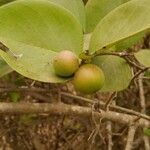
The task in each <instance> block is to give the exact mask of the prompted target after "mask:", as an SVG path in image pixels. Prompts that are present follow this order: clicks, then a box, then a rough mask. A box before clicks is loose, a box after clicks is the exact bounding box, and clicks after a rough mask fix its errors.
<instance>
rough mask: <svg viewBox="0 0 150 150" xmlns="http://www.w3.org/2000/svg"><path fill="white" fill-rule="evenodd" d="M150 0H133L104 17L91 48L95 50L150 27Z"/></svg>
mask: <svg viewBox="0 0 150 150" xmlns="http://www.w3.org/2000/svg"><path fill="white" fill-rule="evenodd" d="M149 12H150V0H142V1H141V0H131V1H129V2H127V3H125V4H123V5H121V6H119V7H117V8H116V9H114V10H113V11H111V12H110V13H109V14H108V15H107V16H106V17H104V18H103V19H102V20H101V21H100V23H99V24H98V25H97V27H96V29H95V30H94V33H93V35H92V38H91V42H90V50H91V52H95V51H98V50H102V49H103V48H108V47H111V46H112V45H114V44H116V43H118V42H120V41H122V40H125V39H127V38H129V37H131V36H134V35H136V34H138V33H140V32H142V31H145V30H148V29H149V28H150V17H149V15H148V14H149Z"/></svg>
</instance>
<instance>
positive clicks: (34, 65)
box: [0, 38, 67, 83]
mask: <svg viewBox="0 0 150 150" xmlns="http://www.w3.org/2000/svg"><path fill="white" fill-rule="evenodd" d="M0 40H1V41H2V42H3V43H4V44H6V45H7V46H8V47H9V48H10V49H11V50H13V52H14V53H15V54H22V57H21V58H18V59H16V58H15V57H14V56H13V55H12V54H11V53H10V52H7V53H6V52H4V51H2V50H0V55H1V57H2V58H3V59H4V60H5V61H6V62H7V63H8V64H9V65H10V66H11V67H12V68H13V69H14V70H16V71H17V72H18V73H20V74H22V75H23V76H25V77H28V78H31V79H33V80H38V81H43V82H54V83H56V82H64V81H65V80H67V79H63V78H59V77H57V76H56V75H55V73H54V70H53V66H52V60H53V58H54V57H55V55H56V54H57V52H54V51H50V50H47V49H43V48H40V47H35V46H31V45H27V44H25V43H22V42H16V41H13V40H10V39H4V38H0Z"/></svg>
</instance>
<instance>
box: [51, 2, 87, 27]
mask: <svg viewBox="0 0 150 150" xmlns="http://www.w3.org/2000/svg"><path fill="white" fill-rule="evenodd" d="M49 1H51V2H53V3H56V4H58V5H60V6H62V7H64V8H65V9H67V10H69V11H70V12H71V13H72V14H73V15H74V16H75V17H76V18H77V19H78V20H79V21H80V23H81V25H82V26H83V28H84V29H85V10H84V3H83V2H82V0H49Z"/></svg>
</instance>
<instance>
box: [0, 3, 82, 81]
mask: <svg viewBox="0 0 150 150" xmlns="http://www.w3.org/2000/svg"><path fill="white" fill-rule="evenodd" d="M0 20H1V23H0V36H1V37H0V41H1V42H2V43H3V44H5V45H6V46H7V47H8V48H9V49H11V50H12V51H13V52H15V53H17V54H23V57H22V58H20V59H15V58H14V57H12V56H11V54H10V53H5V52H3V51H1V52H0V55H1V56H2V57H3V59H4V60H5V61H6V62H7V63H8V64H9V65H10V66H11V67H12V68H13V69H14V70H16V71H17V72H19V73H20V74H22V75H24V76H26V77H28V78H31V79H35V80H39V81H43V82H62V81H64V80H66V79H62V78H59V77H57V76H55V74H54V72H53V68H52V64H51V62H52V60H53V57H54V56H55V55H56V54H57V53H58V52H60V51H61V50H66V49H67V50H70V51H73V52H75V53H76V54H77V55H78V54H80V52H81V51H82V49H83V33H82V27H81V25H80V23H79V22H78V20H77V19H76V18H75V17H74V16H73V15H72V14H71V13H69V12H68V11H67V10H66V9H64V8H62V7H60V6H58V5H55V4H54V3H51V2H49V1H47V0H33V1H27V0H19V1H15V2H13V3H10V4H8V5H4V6H3V7H0Z"/></svg>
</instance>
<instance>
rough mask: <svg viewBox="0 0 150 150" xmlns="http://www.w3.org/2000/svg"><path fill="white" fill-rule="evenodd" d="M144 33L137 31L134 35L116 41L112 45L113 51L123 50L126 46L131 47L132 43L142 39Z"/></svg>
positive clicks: (134, 43)
mask: <svg viewBox="0 0 150 150" xmlns="http://www.w3.org/2000/svg"><path fill="white" fill-rule="evenodd" d="M144 35H145V33H144V32H142V33H138V34H136V35H134V36H131V37H129V38H127V39H125V40H123V41H121V42H119V43H117V44H116V45H114V50H115V51H123V50H125V49H127V48H130V47H132V46H133V45H136V44H138V42H140V41H142V39H143V37H144Z"/></svg>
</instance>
